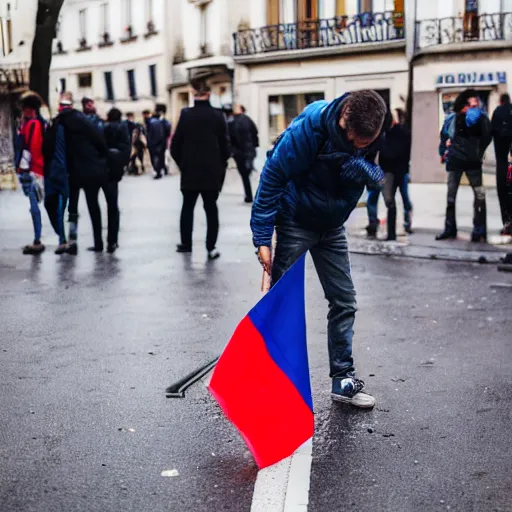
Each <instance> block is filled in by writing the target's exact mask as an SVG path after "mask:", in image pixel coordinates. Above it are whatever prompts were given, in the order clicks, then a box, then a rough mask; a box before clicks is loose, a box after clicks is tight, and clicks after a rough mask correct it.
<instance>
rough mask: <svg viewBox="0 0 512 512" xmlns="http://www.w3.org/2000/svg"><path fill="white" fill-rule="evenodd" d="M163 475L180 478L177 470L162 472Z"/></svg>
mask: <svg viewBox="0 0 512 512" xmlns="http://www.w3.org/2000/svg"><path fill="white" fill-rule="evenodd" d="M161 475H162V476H166V477H173V476H180V473H179V471H178V470H177V469H166V470H165V471H162V473H161Z"/></svg>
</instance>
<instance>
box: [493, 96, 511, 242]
mask: <svg viewBox="0 0 512 512" xmlns="http://www.w3.org/2000/svg"><path fill="white" fill-rule="evenodd" d="M492 135H493V138H494V151H495V153H496V185H497V189H498V199H499V202H500V209H501V217H502V221H503V229H502V231H501V234H502V235H512V198H511V197H510V194H509V192H508V190H507V170H508V160H509V154H510V151H511V149H512V105H511V103H510V95H509V94H502V96H501V99H500V105H499V106H498V107H497V108H496V110H495V111H494V114H493V116H492Z"/></svg>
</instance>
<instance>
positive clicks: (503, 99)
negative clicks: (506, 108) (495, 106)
mask: <svg viewBox="0 0 512 512" xmlns="http://www.w3.org/2000/svg"><path fill="white" fill-rule="evenodd" d="M500 103H501V104H502V105H510V94H508V93H505V94H502V95H501V97H500Z"/></svg>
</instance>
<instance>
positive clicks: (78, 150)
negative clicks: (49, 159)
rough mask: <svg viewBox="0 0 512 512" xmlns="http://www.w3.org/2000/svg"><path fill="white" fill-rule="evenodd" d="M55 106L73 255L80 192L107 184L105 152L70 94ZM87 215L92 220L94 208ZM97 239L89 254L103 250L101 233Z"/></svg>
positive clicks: (98, 134) (95, 129)
mask: <svg viewBox="0 0 512 512" xmlns="http://www.w3.org/2000/svg"><path fill="white" fill-rule="evenodd" d="M59 105H60V106H59V111H60V113H59V115H58V116H57V120H58V122H59V124H61V125H62V127H63V129H64V136H65V140H66V153H67V162H66V163H67V168H68V175H69V189H70V191H69V196H70V197H69V209H68V211H69V219H70V229H69V231H70V236H69V242H70V243H69V246H68V250H67V252H68V253H69V254H73V255H76V254H77V252H78V245H77V227H78V196H79V193H80V189H81V188H84V189H91V188H95V187H97V186H98V187H99V186H101V185H102V184H104V183H105V182H106V181H107V178H108V174H107V157H108V148H107V145H106V143H105V139H104V136H103V133H102V132H101V131H100V130H99V129H98V127H97V126H95V125H94V124H92V122H91V121H89V120H88V119H87V117H86V116H85V115H84V114H83V113H81V112H79V111H78V110H75V109H74V108H73V95H72V94H71V93H70V92H65V93H63V94H61V97H60V100H59ZM88 203H89V202H88ZM88 206H89V204H88ZM89 214H90V215H91V220H93V218H95V216H96V215H97V211H95V210H94V208H93V210H92V211H91V208H90V207H89ZM94 227H95V225H94V220H93V228H94ZM97 235H98V234H97V232H95V245H94V247H91V248H90V249H89V250H91V251H99V250H100V249H101V250H103V246H102V245H100V244H99V241H100V239H101V233H100V234H99V235H100V236H99V237H98V236H97Z"/></svg>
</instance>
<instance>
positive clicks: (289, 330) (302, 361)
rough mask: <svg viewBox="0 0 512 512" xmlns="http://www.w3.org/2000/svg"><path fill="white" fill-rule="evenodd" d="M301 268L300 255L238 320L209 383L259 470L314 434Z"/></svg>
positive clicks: (303, 257) (278, 459)
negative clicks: (239, 320)
mask: <svg viewBox="0 0 512 512" xmlns="http://www.w3.org/2000/svg"><path fill="white" fill-rule="evenodd" d="M304 267H305V256H302V257H301V258H300V259H299V260H298V261H297V262H296V263H295V264H294V265H293V266H292V267H291V268H290V269H289V270H288V272H286V273H285V274H284V276H283V277H282V278H281V279H280V280H279V281H278V282H277V284H276V285H275V286H274V287H273V288H272V289H271V290H270V291H269V292H268V293H267V294H266V295H265V296H264V297H263V298H262V299H261V300H260V302H258V304H257V305H256V306H255V307H254V308H253V309H252V310H251V311H250V312H249V313H248V314H247V316H246V317H245V318H244V319H243V320H242V321H241V322H240V324H239V325H238V327H237V328H236V330H235V333H234V334H233V337H232V338H231V340H230V341H229V343H228V345H227V346H226V348H225V350H224V352H223V353H222V355H221V357H220V359H219V362H218V363H217V366H216V368H215V371H214V373H213V375H212V378H211V381H210V384H209V386H208V388H209V390H210V392H211V393H212V394H213V396H214V397H215V399H216V400H217V402H218V403H219V405H220V407H221V408H222V410H223V411H224V413H225V414H226V416H227V417H228V419H229V420H230V421H231V422H232V423H233V424H234V425H235V426H236V427H237V428H238V430H239V431H240V433H241V435H242V437H243V438H244V440H245V442H246V444H247V446H248V448H249V449H250V450H251V452H252V454H253V456H254V458H255V460H256V463H257V464H258V466H259V467H260V469H261V468H264V467H267V466H270V465H272V464H275V463H276V462H279V461H280V460H282V459H284V458H285V457H288V456H290V455H292V454H293V452H294V451H295V450H296V449H297V448H299V447H300V446H301V445H302V444H303V443H304V442H305V441H307V440H308V439H310V438H311V437H312V436H313V431H314V419H313V399H312V396H311V384H310V380H309V366H308V353H307V345H306V312H305V304H304V299H305V297H304Z"/></svg>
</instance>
